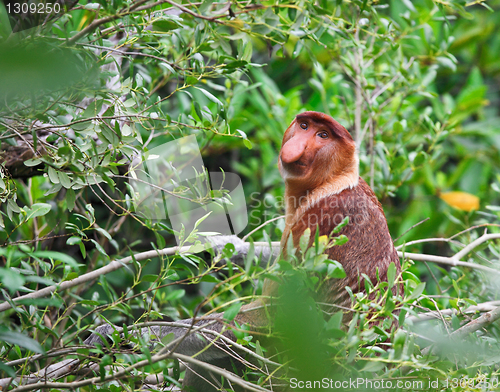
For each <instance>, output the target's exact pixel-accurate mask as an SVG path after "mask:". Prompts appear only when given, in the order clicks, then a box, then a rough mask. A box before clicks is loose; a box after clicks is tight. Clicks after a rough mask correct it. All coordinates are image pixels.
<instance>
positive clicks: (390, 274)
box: [387, 263, 396, 288]
mask: <svg viewBox="0 0 500 392" xmlns="http://www.w3.org/2000/svg"><path fill="white" fill-rule="evenodd" d="M395 279H396V265H395V264H394V263H391V264H389V267H388V268H387V283H389V287H391V288H392V287H393V286H394V281H395Z"/></svg>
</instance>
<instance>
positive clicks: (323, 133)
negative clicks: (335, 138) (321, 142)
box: [317, 131, 328, 139]
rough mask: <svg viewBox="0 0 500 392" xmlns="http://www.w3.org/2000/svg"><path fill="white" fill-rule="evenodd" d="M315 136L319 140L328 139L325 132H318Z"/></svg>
mask: <svg viewBox="0 0 500 392" xmlns="http://www.w3.org/2000/svg"><path fill="white" fill-rule="evenodd" d="M317 135H318V136H319V137H320V138H321V139H328V132H326V131H321V132H318V133H317Z"/></svg>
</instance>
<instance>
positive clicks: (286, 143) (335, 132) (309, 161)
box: [278, 112, 357, 189]
mask: <svg viewBox="0 0 500 392" xmlns="http://www.w3.org/2000/svg"><path fill="white" fill-rule="evenodd" d="M355 154H356V146H355V144H354V141H353V140H352V137H351V135H349V133H348V132H347V130H346V129H345V128H344V127H343V126H342V125H340V124H339V123H338V122H336V121H335V120H334V119H333V118H331V117H330V116H327V115H326V114H323V113H317V112H304V113H301V114H299V115H297V117H296V118H295V120H293V122H292V124H291V125H290V126H289V127H288V129H287V130H286V132H285V135H284V137H283V143H282V145H281V151H280V156H279V161H278V167H279V169H280V172H281V175H282V177H283V178H284V179H285V181H286V182H287V183H300V184H301V185H302V186H303V187H306V188H308V189H312V188H314V187H315V186H317V185H319V184H322V183H324V182H325V181H330V180H331V179H333V178H334V177H336V176H338V175H342V174H343V173H344V172H346V171H347V170H351V169H352V167H353V165H354V164H356V170H357V159H356V157H355Z"/></svg>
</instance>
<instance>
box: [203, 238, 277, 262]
mask: <svg viewBox="0 0 500 392" xmlns="http://www.w3.org/2000/svg"><path fill="white" fill-rule="evenodd" d="M207 240H208V242H209V243H210V244H211V245H212V247H213V249H214V251H215V254H216V255H217V256H218V255H220V254H221V253H222V251H223V250H224V247H225V246H226V245H227V244H233V245H234V250H235V251H234V253H233V255H232V256H231V258H230V260H231V262H232V263H233V264H236V265H238V266H240V267H243V266H244V265H245V259H246V257H247V255H248V252H249V249H250V244H249V243H248V242H245V241H243V240H242V239H241V238H239V237H237V236H235V235H214V236H211V237H207ZM254 251H255V255H256V256H257V257H258V258H259V259H260V264H261V265H266V264H268V262H269V261H271V264H272V262H273V261H274V259H275V258H276V257H277V256H278V253H279V249H278V248H276V249H274V248H270V247H268V246H255V248H254Z"/></svg>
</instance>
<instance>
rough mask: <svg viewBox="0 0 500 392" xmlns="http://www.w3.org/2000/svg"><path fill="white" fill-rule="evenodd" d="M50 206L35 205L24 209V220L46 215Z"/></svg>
mask: <svg viewBox="0 0 500 392" xmlns="http://www.w3.org/2000/svg"><path fill="white" fill-rule="evenodd" d="M51 208H52V206H51V205H50V204H47V203H35V204H33V205H32V206H31V208H26V220H29V219H33V218H36V217H38V216H44V215H46V214H47V213H48V212H49V211H50V210H51Z"/></svg>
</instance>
